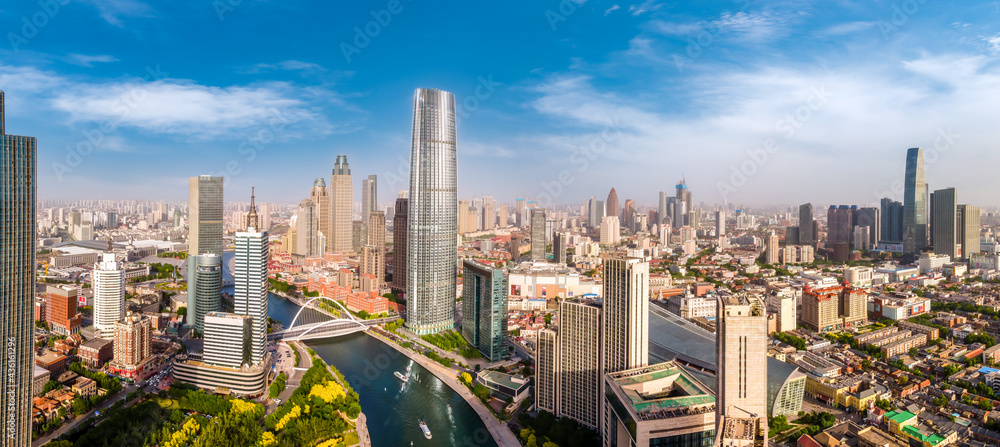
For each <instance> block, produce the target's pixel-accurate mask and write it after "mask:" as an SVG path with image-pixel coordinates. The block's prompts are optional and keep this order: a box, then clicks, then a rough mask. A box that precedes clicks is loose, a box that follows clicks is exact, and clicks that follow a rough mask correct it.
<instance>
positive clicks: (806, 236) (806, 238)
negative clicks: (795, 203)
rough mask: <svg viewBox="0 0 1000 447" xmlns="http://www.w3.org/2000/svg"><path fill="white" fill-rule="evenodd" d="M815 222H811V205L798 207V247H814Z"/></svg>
mask: <svg viewBox="0 0 1000 447" xmlns="http://www.w3.org/2000/svg"><path fill="white" fill-rule="evenodd" d="M815 230H816V222H815V221H814V220H813V206H812V204H811V203H806V204H803V205H799V240H798V245H810V246H813V247H815V246H816V242H817V238H816V232H815Z"/></svg>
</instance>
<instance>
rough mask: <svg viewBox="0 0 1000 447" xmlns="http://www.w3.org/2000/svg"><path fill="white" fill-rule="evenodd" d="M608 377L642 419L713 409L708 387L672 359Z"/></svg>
mask: <svg viewBox="0 0 1000 447" xmlns="http://www.w3.org/2000/svg"><path fill="white" fill-rule="evenodd" d="M608 378H609V380H610V381H611V383H612V386H613V387H614V388H615V392H616V393H618V394H619V395H623V396H625V398H626V399H628V403H629V404H631V406H632V410H633V411H634V412H635V413H636V414H638V415H639V417H640V419H642V420H651V419H664V418H668V417H676V416H680V415H683V414H691V413H699V412H707V411H709V410H711V411H715V396H714V395H713V394H712V391H711V390H710V389H709V388H708V386H706V385H705V384H703V383H701V382H700V381H698V379H695V378H694V376H692V375H690V374H689V373H688V372H687V371H685V370H684V369H683V368H681V367H680V366H679V365H677V364H676V363H674V362H664V363H659V364H656V365H652V366H648V367H642V368H635V369H631V370H627V371H622V372H617V373H613V374H608Z"/></svg>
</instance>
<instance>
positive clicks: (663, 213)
mask: <svg viewBox="0 0 1000 447" xmlns="http://www.w3.org/2000/svg"><path fill="white" fill-rule="evenodd" d="M659 205H660V206H659V207H657V214H656V216H657V218H658V221H657V222H656V225H657V226H660V225H662V224H670V223H672V222H668V221H667V216H669V215H670V214H671V213H670V211H667V192H666V191H660V202H659Z"/></svg>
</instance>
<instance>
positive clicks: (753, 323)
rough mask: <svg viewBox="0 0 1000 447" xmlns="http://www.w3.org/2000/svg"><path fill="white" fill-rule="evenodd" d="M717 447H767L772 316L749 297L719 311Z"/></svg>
mask: <svg viewBox="0 0 1000 447" xmlns="http://www.w3.org/2000/svg"><path fill="white" fill-rule="evenodd" d="M715 321H716V344H715V352H716V363H717V368H716V395H717V397H716V407H715V408H716V410H715V415H716V418H715V419H716V424H715V425H716V427H717V429H716V436H717V439H718V440H720V441H721V442H719V441H717V442H716V443H715V445H718V446H723V445H724V446H730V445H734V446H742V445H746V446H751V445H767V386H766V384H767V312H765V306H764V302H763V301H762V300H761V299H760V298H757V297H750V296H747V295H745V294H737V295H730V296H726V297H720V298H718V304H717V307H716V320H715Z"/></svg>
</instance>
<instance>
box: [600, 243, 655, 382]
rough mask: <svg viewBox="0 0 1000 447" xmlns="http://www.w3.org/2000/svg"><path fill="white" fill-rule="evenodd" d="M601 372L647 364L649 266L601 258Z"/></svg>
mask: <svg viewBox="0 0 1000 447" xmlns="http://www.w3.org/2000/svg"><path fill="white" fill-rule="evenodd" d="M603 316H604V324H603V325H604V337H603V339H604V349H603V351H604V371H605V372H616V371H623V370H626V369H631V368H638V367H641V366H646V365H648V364H649V263H647V262H645V261H643V260H642V259H638V258H605V259H604V315H603Z"/></svg>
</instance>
